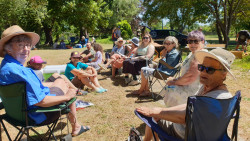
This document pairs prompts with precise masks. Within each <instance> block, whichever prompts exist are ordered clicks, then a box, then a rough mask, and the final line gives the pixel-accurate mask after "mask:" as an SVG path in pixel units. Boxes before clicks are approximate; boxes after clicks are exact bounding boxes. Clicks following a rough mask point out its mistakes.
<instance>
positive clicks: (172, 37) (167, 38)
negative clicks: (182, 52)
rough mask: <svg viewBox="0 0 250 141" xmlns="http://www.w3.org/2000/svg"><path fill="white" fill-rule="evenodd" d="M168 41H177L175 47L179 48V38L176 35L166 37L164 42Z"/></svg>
mask: <svg viewBox="0 0 250 141" xmlns="http://www.w3.org/2000/svg"><path fill="white" fill-rule="evenodd" d="M166 41H169V42H172V43H175V48H177V49H178V48H179V43H178V40H177V39H176V38H175V37H174V36H168V37H166V38H165V40H164V41H163V43H165V42H166Z"/></svg>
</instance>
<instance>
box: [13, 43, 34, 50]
mask: <svg viewBox="0 0 250 141" xmlns="http://www.w3.org/2000/svg"><path fill="white" fill-rule="evenodd" d="M16 46H18V47H19V49H21V50H23V49H24V48H25V47H27V49H31V44H22V43H16Z"/></svg>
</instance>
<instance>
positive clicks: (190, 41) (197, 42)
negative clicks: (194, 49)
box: [188, 40, 200, 44]
mask: <svg viewBox="0 0 250 141" xmlns="http://www.w3.org/2000/svg"><path fill="white" fill-rule="evenodd" d="M199 42H200V40H188V44H192V43H195V44H199Z"/></svg>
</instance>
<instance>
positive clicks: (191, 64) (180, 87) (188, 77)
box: [162, 30, 205, 107]
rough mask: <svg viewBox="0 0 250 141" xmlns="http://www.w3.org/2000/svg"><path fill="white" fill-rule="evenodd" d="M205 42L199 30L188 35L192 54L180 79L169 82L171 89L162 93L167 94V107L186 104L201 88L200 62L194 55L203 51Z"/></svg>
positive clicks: (183, 64)
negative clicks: (188, 98)
mask: <svg viewBox="0 0 250 141" xmlns="http://www.w3.org/2000/svg"><path fill="white" fill-rule="evenodd" d="M204 41H205V36H204V34H203V33H202V32H200V31H198V30H196V31H192V32H190V33H189V34H188V47H189V50H190V51H191V53H190V54H189V55H188V56H187V57H186V59H185V60H184V61H183V63H182V66H181V70H180V77H178V78H176V79H173V80H170V81H168V82H167V85H168V86H171V87H167V88H165V89H164V91H162V92H164V93H165V97H164V102H165V104H166V106H167V107H172V106H176V105H179V104H184V103H186V101H187V97H188V96H191V95H194V94H195V93H196V92H197V90H198V89H199V87H200V86H201V84H200V81H199V74H200V72H199V71H198V70H197V66H198V62H197V61H196V60H195V58H194V53H195V52H196V51H199V50H202V49H203V47H204Z"/></svg>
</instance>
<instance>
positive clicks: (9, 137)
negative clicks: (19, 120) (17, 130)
mask: <svg viewBox="0 0 250 141" xmlns="http://www.w3.org/2000/svg"><path fill="white" fill-rule="evenodd" d="M1 124H2V125H3V129H4V131H5V133H6V135H7V137H8V139H9V140H10V141H11V138H10V135H9V133H8V131H7V129H6V127H5V125H4V123H3V121H2V120H1ZM1 134H2V131H1ZM1 140H2V137H1Z"/></svg>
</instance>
